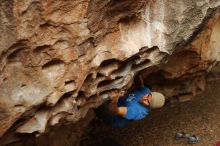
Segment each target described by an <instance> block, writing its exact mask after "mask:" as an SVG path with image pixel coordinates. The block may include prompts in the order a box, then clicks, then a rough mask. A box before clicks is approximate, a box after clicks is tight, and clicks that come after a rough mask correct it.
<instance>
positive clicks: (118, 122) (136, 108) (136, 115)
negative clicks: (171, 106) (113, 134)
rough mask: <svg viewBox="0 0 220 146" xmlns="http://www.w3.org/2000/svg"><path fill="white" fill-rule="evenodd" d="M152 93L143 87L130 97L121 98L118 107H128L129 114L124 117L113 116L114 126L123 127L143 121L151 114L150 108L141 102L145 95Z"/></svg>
mask: <svg viewBox="0 0 220 146" xmlns="http://www.w3.org/2000/svg"><path fill="white" fill-rule="evenodd" d="M149 93H151V91H150V89H148V88H146V87H141V88H139V89H138V90H136V91H135V92H133V93H131V94H129V95H128V96H124V97H120V98H119V100H118V106H119V107H120V106H124V107H127V113H126V115H124V116H123V117H120V116H118V115H113V116H112V120H111V121H112V126H114V127H115V126H116V127H123V126H125V125H127V124H128V123H129V121H131V120H141V119H143V118H145V117H146V116H147V114H148V113H149V112H150V108H149V107H146V106H144V105H142V104H141V103H140V102H139V101H140V98H141V97H143V96H144V95H145V94H149Z"/></svg>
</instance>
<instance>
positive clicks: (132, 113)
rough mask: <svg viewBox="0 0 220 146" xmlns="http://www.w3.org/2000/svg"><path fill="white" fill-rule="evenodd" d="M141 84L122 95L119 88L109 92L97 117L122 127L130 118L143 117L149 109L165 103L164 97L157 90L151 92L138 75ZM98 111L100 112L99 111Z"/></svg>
mask: <svg viewBox="0 0 220 146" xmlns="http://www.w3.org/2000/svg"><path fill="white" fill-rule="evenodd" d="M139 78H140V80H141V84H142V86H141V87H140V88H139V89H137V90H136V91H134V92H133V93H130V94H129V95H127V96H124V95H123V93H122V92H120V91H119V90H114V91H111V92H109V96H110V99H111V100H110V102H109V103H104V104H103V105H102V106H101V107H100V108H99V110H102V112H101V113H102V114H99V117H101V118H102V119H104V121H105V122H107V123H109V124H111V125H112V126H113V127H123V126H125V125H127V124H128V123H129V121H132V120H141V119H143V118H145V117H146V116H147V115H148V113H149V112H150V109H155V108H160V107H162V106H163V105H164V103H165V97H164V96H163V95H162V94H161V93H158V92H152V91H151V90H150V89H148V88H147V87H144V86H143V79H142V77H141V76H139ZM99 113H100V112H99Z"/></svg>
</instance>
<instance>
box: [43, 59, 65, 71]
mask: <svg viewBox="0 0 220 146" xmlns="http://www.w3.org/2000/svg"><path fill="white" fill-rule="evenodd" d="M62 64H63V61H62V60H59V59H55V60H51V61H49V62H48V63H46V64H44V65H43V66H42V69H43V70H45V69H48V68H51V67H53V66H60V65H62Z"/></svg>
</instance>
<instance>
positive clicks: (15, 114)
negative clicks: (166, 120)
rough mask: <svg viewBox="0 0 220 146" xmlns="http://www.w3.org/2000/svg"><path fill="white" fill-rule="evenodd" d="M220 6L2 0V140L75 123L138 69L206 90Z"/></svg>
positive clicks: (190, 89)
mask: <svg viewBox="0 0 220 146" xmlns="http://www.w3.org/2000/svg"><path fill="white" fill-rule="evenodd" d="M219 8H220V1H218V0H216V1H213V0H197V1H194V0H179V1H173V0H166V1H161V0H158V1H154V0H136V1H133V0H126V1H116V0H104V1H103V0H74V1H72V0H56V1H43V0H19V1H15V0H7V1H6V0H0V56H1V57H0V71H1V74H0V77H1V78H0V111H2V112H1V113H2V116H1V117H0V122H1V123H3V124H1V126H0V136H3V138H2V139H5V140H2V141H3V143H7V142H6V141H7V140H6V139H7V138H4V137H7V136H8V135H10V134H14V133H15V132H18V133H44V132H45V131H47V130H49V129H50V127H52V126H56V125H62V124H64V123H73V124H74V122H77V121H79V120H80V119H81V118H83V117H86V113H87V112H88V111H89V110H90V109H92V108H96V107H98V106H99V105H100V104H101V103H102V102H103V100H102V99H101V98H100V96H105V95H107V94H106V93H107V92H108V91H109V90H114V89H125V90H127V89H128V88H130V87H131V86H132V84H133V82H134V80H135V81H136V75H137V74H139V73H141V74H142V75H143V76H144V79H145V83H146V84H148V85H150V86H151V87H152V88H153V89H155V90H158V91H161V92H163V93H164V94H165V95H166V96H167V99H169V98H170V97H173V96H178V95H180V94H182V95H183V94H192V95H195V94H196V92H197V91H199V90H204V89H205V77H204V74H205V73H207V72H208V71H210V70H211V66H212V65H213V63H214V62H215V61H219V59H220V56H219V52H220V51H219V47H220V45H219V42H220V40H219V39H220V38H219V35H220V34H219V33H220V32H219V21H220V18H219V14H220V13H219ZM105 97H106V96H105ZM20 119H22V120H20ZM11 141H13V140H11Z"/></svg>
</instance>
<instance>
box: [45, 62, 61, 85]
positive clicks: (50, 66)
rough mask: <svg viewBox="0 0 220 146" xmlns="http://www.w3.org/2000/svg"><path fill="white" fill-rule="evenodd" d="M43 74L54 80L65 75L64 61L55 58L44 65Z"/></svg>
mask: <svg viewBox="0 0 220 146" xmlns="http://www.w3.org/2000/svg"><path fill="white" fill-rule="evenodd" d="M42 72H43V74H44V75H45V76H46V77H47V78H48V79H49V80H51V81H52V82H54V81H56V80H57V79H59V78H60V77H62V76H63V74H64V72H65V66H64V62H63V61H62V60H59V59H54V60H51V61H49V62H48V63H46V64H44V65H43V66H42Z"/></svg>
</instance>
